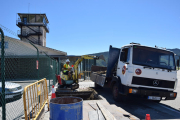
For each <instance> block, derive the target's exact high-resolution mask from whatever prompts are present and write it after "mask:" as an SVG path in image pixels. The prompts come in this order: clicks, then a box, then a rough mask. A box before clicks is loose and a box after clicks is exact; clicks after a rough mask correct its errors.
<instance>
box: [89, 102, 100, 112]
mask: <svg viewBox="0 0 180 120" xmlns="http://www.w3.org/2000/svg"><path fill="white" fill-rule="evenodd" d="M88 104H89V105H90V106H91V107H92V108H93V109H94V110H97V109H98V107H97V105H96V104H95V103H88Z"/></svg>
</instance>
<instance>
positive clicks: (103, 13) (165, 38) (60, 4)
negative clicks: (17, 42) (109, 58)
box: [0, 0, 180, 55]
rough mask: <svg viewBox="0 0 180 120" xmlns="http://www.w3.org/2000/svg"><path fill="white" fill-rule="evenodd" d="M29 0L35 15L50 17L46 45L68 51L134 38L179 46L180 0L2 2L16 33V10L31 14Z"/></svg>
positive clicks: (1, 18) (2, 20)
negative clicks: (43, 14)
mask: <svg viewBox="0 0 180 120" xmlns="http://www.w3.org/2000/svg"><path fill="white" fill-rule="evenodd" d="M29 3H30V7H29V12H30V13H46V15H47V17H48V20H49V22H50V24H49V27H50V33H49V34H47V47H50V48H54V49H57V50H61V51H65V52H67V53H68V55H83V54H91V53H98V52H104V51H108V49H109V45H112V46H114V47H121V46H122V45H125V44H129V43H130V42H137V43H141V44H143V45H148V46H155V45H157V46H159V47H166V48H180V0H53V1H50V0H1V2H0V6H1V7H0V8H1V12H0V24H1V25H3V26H5V27H7V28H9V29H11V30H12V31H14V32H17V30H19V28H18V27H17V26H16V13H28V4H29ZM5 35H7V36H10V37H15V36H13V35H12V34H9V33H8V32H6V31H5ZM15 38H18V37H15Z"/></svg>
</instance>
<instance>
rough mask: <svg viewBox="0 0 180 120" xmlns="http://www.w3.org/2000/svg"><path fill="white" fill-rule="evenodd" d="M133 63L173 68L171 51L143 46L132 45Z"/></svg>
mask: <svg viewBox="0 0 180 120" xmlns="http://www.w3.org/2000/svg"><path fill="white" fill-rule="evenodd" d="M133 64H135V65H142V66H150V67H154V68H162V69H170V70H175V62H174V54H173V53H172V52H169V51H166V50H161V49H155V48H150V47H143V46H133Z"/></svg>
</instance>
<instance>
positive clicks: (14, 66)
mask: <svg viewBox="0 0 180 120" xmlns="http://www.w3.org/2000/svg"><path fill="white" fill-rule="evenodd" d="M0 30H1V29H0ZM0 33H1V34H0V36H1V37H0V40H1V41H0V46H1V48H0V51H1V58H0V61H1V62H0V65H1V69H0V119H2V120H17V119H21V118H22V117H23V115H24V106H23V98H22V93H23V89H24V87H25V86H27V85H29V84H31V83H34V82H36V81H38V80H40V79H42V78H46V79H47V82H48V90H49V92H50V91H51V86H52V85H55V84H56V76H55V75H56V74H58V73H59V63H58V62H57V61H56V60H55V59H53V58H51V57H50V56H48V55H47V54H46V53H44V52H39V51H40V50H38V48H37V47H36V45H34V44H33V43H31V42H29V43H26V42H23V41H20V40H16V39H12V38H9V37H4V35H3V32H2V30H1V32H0ZM3 38H4V40H3Z"/></svg>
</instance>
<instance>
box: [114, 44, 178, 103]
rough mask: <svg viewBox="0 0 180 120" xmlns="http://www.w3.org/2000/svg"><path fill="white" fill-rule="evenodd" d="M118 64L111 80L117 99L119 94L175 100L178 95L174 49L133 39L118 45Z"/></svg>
mask: <svg viewBox="0 0 180 120" xmlns="http://www.w3.org/2000/svg"><path fill="white" fill-rule="evenodd" d="M116 67H117V68H116V70H117V71H116V74H115V75H114V76H113V77H114V78H112V81H111V86H112V87H113V97H114V98H115V100H118V99H119V94H122V95H130V94H131V95H132V94H133V95H139V96H143V97H145V98H146V99H150V100H156V101H160V100H162V98H163V99H164V100H173V99H175V98H176V96H177V93H176V92H173V91H174V90H175V89H176V85H177V82H178V80H177V71H176V65H175V57H174V53H173V52H172V51H169V50H166V49H164V48H157V47H148V46H142V45H140V44H136V43H131V44H129V45H125V46H123V47H121V49H119V57H118V61H117V65H116ZM116 84H118V85H116ZM117 92H118V93H117ZM117 94H118V95H117ZM121 97H122V96H121Z"/></svg>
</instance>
